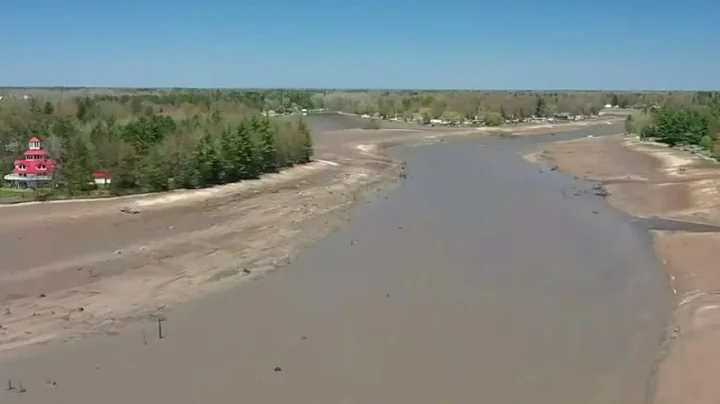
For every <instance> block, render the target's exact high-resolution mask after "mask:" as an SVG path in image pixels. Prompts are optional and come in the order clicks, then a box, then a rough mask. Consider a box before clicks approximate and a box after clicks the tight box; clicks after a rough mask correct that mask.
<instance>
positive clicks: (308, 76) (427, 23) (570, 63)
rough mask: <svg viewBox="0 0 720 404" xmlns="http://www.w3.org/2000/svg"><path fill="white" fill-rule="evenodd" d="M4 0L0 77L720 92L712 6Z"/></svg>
mask: <svg viewBox="0 0 720 404" xmlns="http://www.w3.org/2000/svg"><path fill="white" fill-rule="evenodd" d="M0 3H1V4H0V44H2V46H0V86H53V85H55V86H101V87H105V86H112V87H325V88H327V87H332V88H466V89H616V90H621V89H628V90H633V89H688V90H690V89H697V90H707V89H715V90H718V89H720V0H684V1H677V0H626V1H620V0H605V1H602V0H545V1H540V0H534V1H532V0H504V1H503V0H494V1H484V0H476V1H471V0H442V1H431V0H415V1H404V0H397V1H387V0H385V1H383V0H359V1H352V2H348V1H344V2H343V1H329V0H315V1H313V0H306V1H297V0H293V1H290V0H271V1H250V0H236V1H230V0H204V1H200V0H174V1H170V0H143V1H140V0H118V1H107V0H105V1H103V0H66V1H61V0H0Z"/></svg>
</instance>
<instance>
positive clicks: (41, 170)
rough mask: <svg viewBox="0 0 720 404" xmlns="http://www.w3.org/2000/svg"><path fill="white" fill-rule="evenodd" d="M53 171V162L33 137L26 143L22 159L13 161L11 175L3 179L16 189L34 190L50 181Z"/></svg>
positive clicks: (38, 140)
mask: <svg viewBox="0 0 720 404" xmlns="http://www.w3.org/2000/svg"><path fill="white" fill-rule="evenodd" d="M53 171H55V160H54V159H52V158H50V157H49V156H48V154H47V151H45V149H44V148H43V145H42V141H41V140H40V138H38V137H35V136H34V137H32V138H30V140H29V141H28V148H27V150H25V153H24V155H23V158H22V159H18V160H15V164H14V167H13V170H12V173H11V174H8V175H6V176H5V177H4V178H5V181H7V182H8V183H10V184H13V185H15V186H17V187H33V188H35V187H37V186H42V185H47V184H48V183H49V182H50V181H52V175H53Z"/></svg>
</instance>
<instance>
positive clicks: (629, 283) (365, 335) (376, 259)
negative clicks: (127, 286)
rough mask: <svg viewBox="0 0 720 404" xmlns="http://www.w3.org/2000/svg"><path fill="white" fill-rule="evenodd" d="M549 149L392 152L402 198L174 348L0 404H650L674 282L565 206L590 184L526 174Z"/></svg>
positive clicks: (231, 295) (496, 145)
mask: <svg viewBox="0 0 720 404" xmlns="http://www.w3.org/2000/svg"><path fill="white" fill-rule="evenodd" d="M539 140H540V139H539V138H537V139H533V140H528V141H524V140H518V139H513V140H508V139H501V140H496V141H490V140H486V141H484V142H483V143H480V142H470V141H463V142H445V143H443V144H439V145H435V146H432V147H427V146H422V147H401V148H397V149H395V150H394V153H395V154H396V155H397V156H399V157H401V158H403V159H406V160H407V162H408V173H409V176H408V178H407V179H406V181H405V182H404V183H403V184H402V185H401V186H400V187H399V188H398V189H396V190H394V191H393V192H391V193H390V194H389V197H388V198H387V199H385V198H379V199H378V200H377V201H375V202H373V203H370V204H363V205H361V206H360V207H359V208H358V209H357V211H356V213H355V214H354V215H353V219H352V221H351V223H349V224H348V225H347V226H346V227H345V228H344V229H342V230H341V231H339V232H337V233H336V234H333V235H332V236H330V237H328V238H327V239H325V240H323V241H322V242H320V243H319V244H317V245H316V246H315V247H314V248H313V249H311V250H310V251H308V252H306V253H305V254H303V255H301V257H300V258H299V259H298V260H297V261H295V262H294V263H292V264H291V265H290V266H288V267H287V268H284V269H282V270H280V271H277V272H275V273H272V274H270V275H269V276H267V277H265V278H263V279H260V280H258V281H256V282H252V283H250V284H245V285H243V286H241V287H239V288H237V289H235V290H232V291H230V292H228V293H222V294H219V295H216V296H212V297H209V298H206V299H203V300H201V301H198V302H196V303H192V304H188V305H186V306H183V307H181V308H179V309H177V310H175V311H173V312H172V313H171V314H170V316H169V318H168V321H166V323H165V324H164V327H165V333H166V335H167V338H165V339H163V340H162V341H157V340H156V339H155V337H154V333H155V325H154V324H141V325H136V326H132V327H129V328H128V329H126V330H124V331H123V332H122V333H121V334H120V335H118V336H116V337H113V338H103V339H93V340H87V341H80V342H77V343H73V344H69V345H67V346H65V347H61V348H54V349H53V350H51V351H46V350H45V349H44V348H38V349H37V350H36V353H34V354H33V355H32V356H30V357H26V358H20V359H17V360H14V361H11V362H7V363H3V364H0V377H8V378H10V377H12V378H14V379H15V380H25V381H26V386H27V385H30V387H32V389H31V388H30V387H28V392H27V393H25V394H24V395H19V394H15V395H11V394H9V393H8V394H3V396H7V397H6V398H7V400H6V399H5V398H3V399H2V400H1V401H2V402H15V401H14V400H17V402H20V401H22V402H38V403H39V402H56V403H71V402H72V403H76V402H103V403H128V402H134V401H136V402H156V403H165V402H168V403H169V402H172V403H197V402H208V403H216V402H231V401H232V402H241V401H244V402H251V403H281V402H292V403H296V404H300V403H363V404H365V403H393V404H399V403H413V404H419V403H433V404H437V403H532V404H545V403H547V404H564V403H568V404H570V403H572V404H577V403H584V404H589V403H602V404H611V403H641V402H642V400H643V398H644V394H645V382H646V379H647V378H648V375H649V374H650V371H651V369H652V367H653V365H654V360H655V355H656V353H657V351H658V348H659V343H660V338H661V337H662V334H663V331H664V328H665V325H666V324H667V321H668V318H669V317H668V316H669V314H668V313H669V312H670V308H671V304H672V300H671V296H670V292H669V289H668V287H667V285H666V278H665V274H664V272H663V270H662V269H661V268H660V267H659V265H658V262H657V260H656V258H655V257H654V256H653V254H652V249H651V248H650V246H649V237H648V235H647V234H646V232H645V230H643V228H642V226H637V225H636V224H634V223H633V222H632V221H631V220H628V218H627V217H626V216H625V215H623V214H621V213H619V212H616V211H614V210H613V209H611V208H610V207H609V206H608V205H607V204H606V203H605V201H604V200H603V199H602V198H601V197H597V196H593V195H586V196H583V197H579V198H575V197H568V196H567V195H568V192H569V190H572V189H574V188H573V187H587V188H591V187H592V184H591V183H583V182H578V181H575V180H573V179H572V178H571V177H569V176H566V175H564V174H561V173H558V172H553V171H547V172H543V173H541V172H540V171H539V170H538V167H537V166H533V165H530V164H528V163H526V162H524V160H523V159H522V148H523V147H527V146H528V145H530V144H531V143H534V142H537V141H539ZM143 333H144V335H145V340H148V335H149V336H150V339H149V343H148V344H147V345H145V343H144V342H143V337H142V335H143ZM276 367H279V368H280V369H281V370H280V371H274V369H275V368H276ZM45 379H48V380H53V381H56V382H57V383H58V386H54V387H47V385H46V384H45V381H46V380H45ZM2 393H6V392H0V394H2ZM20 399H22V400H20Z"/></svg>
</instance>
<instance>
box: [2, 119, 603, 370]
mask: <svg viewBox="0 0 720 404" xmlns="http://www.w3.org/2000/svg"><path fill="white" fill-rule="evenodd" d="M610 122H611V121H610ZM600 125H606V123H605V121H600V122H593V124H592V125H589V124H588V123H587V122H584V123H583V124H582V125H572V124H570V125H561V126H562V128H560V129H562V130H558V128H555V127H549V128H548V127H547V126H546V125H543V127H528V128H526V129H525V130H524V131H523V130H520V129H519V128H506V129H504V130H505V131H506V132H517V133H519V134H521V135H522V134H524V133H527V134H533V133H548V132H552V133H554V132H558V133H560V132H564V131H568V130H586V129H587V128H588V127H590V128H592V127H597V126H600ZM501 129H503V128H501ZM497 131H498V130H497V129H493V130H490V131H477V130H472V131H448V130H440V131H432V130H423V131H413V130H400V131H398V130H382V129H381V130H373V131H369V130H363V129H349V130H338V131H331V132H328V133H327V134H324V135H323V137H321V138H320V139H319V140H320V141H319V142H318V152H317V155H316V157H315V163H312V164H310V165H305V166H297V167H294V168H292V169H289V170H286V171H284V172H281V173H278V174H273V175H270V176H264V177H263V178H262V179H261V180H258V181H248V182H245V183H236V184H226V185H223V186H219V187H213V188H208V189H203V190H193V191H188V192H170V193H161V194H150V195H143V196H136V197H135V198H129V197H123V198H118V199H104V200H93V201H91V202H89V203H83V202H78V201H63V202H64V203H52V202H50V203H33V204H27V205H13V206H12V207H10V206H8V207H7V208H5V209H0V220H2V222H3V223H4V224H5V226H4V228H3V232H4V233H0V242H2V243H3V245H4V246H5V248H7V249H8V250H9V251H22V250H23V249H24V248H27V247H26V246H27V244H26V243H27V242H26V241H24V240H37V242H42V241H43V238H44V240H45V241H44V244H48V245H49V246H51V247H53V248H54V249H52V248H51V249H50V251H47V252H44V253H43V254H40V256H23V257H13V258H11V259H9V260H8V262H7V266H8V267H9V268H12V270H10V271H9V272H5V273H0V298H2V300H3V304H4V305H3V307H4V310H5V311H6V313H5V316H4V318H3V320H2V322H1V324H2V327H3V328H2V330H0V355H2V356H5V355H13V354H14V353H20V352H21V351H22V348H25V347H29V346H33V345H37V344H47V343H55V342H61V341H62V342H64V341H67V340H70V339H75V338H81V337H84V336H88V335H97V334H101V335H102V334H114V333H115V332H116V330H118V329H120V328H122V327H123V326H124V325H125V324H127V323H128V322H132V321H134V320H136V319H139V318H145V317H148V316H157V315H161V314H162V312H163V311H164V310H166V309H169V308H171V307H174V306H176V305H178V304H181V303H184V302H186V301H189V300H193V299H195V298H198V297H200V296H204V295H207V294H210V293H214V292H215V291H218V290H222V289H226V288H229V287H232V286H235V285H237V284H239V283H240V282H245V281H248V280H252V279H256V278H257V277H260V276H263V275H264V274H266V273H267V272H270V271H273V270H275V269H277V268H280V267H283V266H285V265H287V264H288V263H289V262H291V261H292V260H293V259H294V258H295V257H296V256H297V254H299V253H300V252H301V251H304V250H305V249H306V248H307V247H309V246H310V245H312V244H314V243H315V242H316V241H318V240H319V239H322V238H324V237H326V236H327V235H329V234H330V233H332V232H333V231H335V230H337V229H338V228H339V227H340V226H342V224H343V223H345V221H346V220H348V216H349V214H350V211H351V210H352V209H353V207H354V206H356V204H357V203H358V202H359V201H364V200H367V199H368V197H370V196H372V195H373V194H375V195H377V194H378V193H380V192H382V191H384V190H386V189H387V188H388V187H390V186H392V184H395V183H397V180H398V179H399V178H401V177H402V176H403V175H404V174H403V173H404V164H403V163H402V162H400V161H398V160H395V159H393V158H392V157H390V156H389V155H388V154H387V153H386V150H387V148H389V147H392V146H393V145H397V144H405V143H423V142H428V141H429V142H436V141H441V139H442V138H444V137H455V136H458V137H466V136H491V135H492V134H494V133H496V132H497ZM312 167H315V169H313V168H312ZM73 202H74V203H73ZM133 203H134V204H135V205H136V206H138V207H139V208H140V209H141V213H139V214H137V215H128V214H124V213H120V209H121V208H122V207H125V206H127V205H129V204H133ZM87 231H91V232H93V237H92V238H91V239H86V240H75V237H72V236H71V235H72V234H76V235H77V236H79V237H80V238H83V237H84V236H83V234H87V233H86V232H87ZM18 234H19V235H20V236H18ZM55 244H59V245H57V247H55ZM13 260H14V261H13Z"/></svg>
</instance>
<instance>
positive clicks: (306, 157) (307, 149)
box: [298, 119, 313, 164]
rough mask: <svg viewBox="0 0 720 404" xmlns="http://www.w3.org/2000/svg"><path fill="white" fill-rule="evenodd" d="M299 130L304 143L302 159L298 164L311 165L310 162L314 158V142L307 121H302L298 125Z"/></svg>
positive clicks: (301, 151) (301, 150)
mask: <svg viewBox="0 0 720 404" xmlns="http://www.w3.org/2000/svg"><path fill="white" fill-rule="evenodd" d="M298 130H299V132H300V137H301V142H302V143H301V145H300V156H299V157H300V158H299V161H298V163H300V164H305V163H309V162H310V161H312V156H313V142H312V135H311V133H310V128H309V127H308V125H307V123H305V121H303V120H302V119H301V120H300V122H299V123H298Z"/></svg>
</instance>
